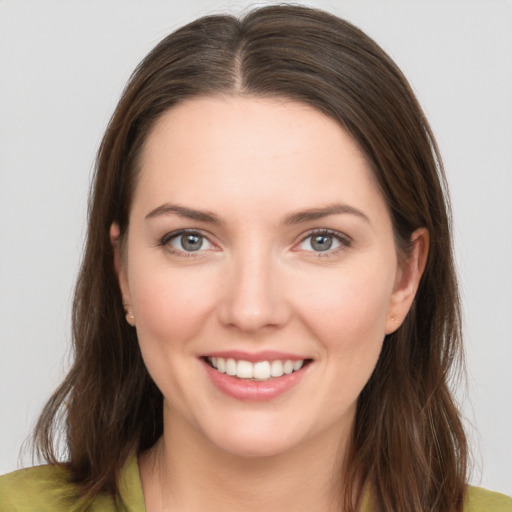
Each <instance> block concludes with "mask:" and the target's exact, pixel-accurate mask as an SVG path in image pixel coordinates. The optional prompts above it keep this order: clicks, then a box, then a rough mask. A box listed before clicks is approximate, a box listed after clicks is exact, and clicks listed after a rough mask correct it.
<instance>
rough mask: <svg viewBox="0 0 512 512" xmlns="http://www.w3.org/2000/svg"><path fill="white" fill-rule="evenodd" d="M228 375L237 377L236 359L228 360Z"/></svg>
mask: <svg viewBox="0 0 512 512" xmlns="http://www.w3.org/2000/svg"><path fill="white" fill-rule="evenodd" d="M226 374H227V375H236V361H235V360H234V359H228V360H227V361H226Z"/></svg>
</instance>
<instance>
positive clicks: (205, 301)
mask: <svg viewBox="0 0 512 512" xmlns="http://www.w3.org/2000/svg"><path fill="white" fill-rule="evenodd" d="M133 268H136V269H141V271H140V272H134V273H133V275H131V276H130V277H131V279H130V290H131V296H132V301H133V304H134V308H135V309H134V311H135V317H136V325H137V333H138V336H139V341H140V344H141V348H142V349H144V345H146V344H151V345H152V346H154V345H161V346H162V348H163V349H165V348H167V349H172V350H182V349H184V348H185V343H186V342H188V341H189V340H191V339H193V338H194V337H195V336H196V335H197V333H198V332H199V330H200V329H201V328H202V326H203V325H204V318H205V317H207V316H208V314H209V312H210V311H211V308H212V306H213V305H214V304H215V286H214V285H213V279H212V276H209V275H207V274H208V272H205V271H204V270H203V271H201V270H198V268H194V269H193V268H192V267H190V268H187V269H180V270H179V271H176V269H173V268H172V267H168V266H165V265H164V266H162V267H158V266H156V267H155V265H154V264H153V265H145V264H144V263H143V262H140V263H139V264H137V265H133Z"/></svg>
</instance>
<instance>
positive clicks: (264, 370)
mask: <svg viewBox="0 0 512 512" xmlns="http://www.w3.org/2000/svg"><path fill="white" fill-rule="evenodd" d="M252 373H253V377H254V378H255V379H270V363H269V362H268V361H261V362H259V363H255V364H254V369H253V372H252Z"/></svg>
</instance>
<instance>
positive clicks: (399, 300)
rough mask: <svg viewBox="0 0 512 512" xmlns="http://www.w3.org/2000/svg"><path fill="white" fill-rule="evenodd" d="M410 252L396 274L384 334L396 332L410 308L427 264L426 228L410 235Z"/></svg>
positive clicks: (427, 240)
mask: <svg viewBox="0 0 512 512" xmlns="http://www.w3.org/2000/svg"><path fill="white" fill-rule="evenodd" d="M411 244H412V250H411V252H410V254H409V256H408V257H407V258H406V259H405V260H404V261H403V262H401V263H399V267H398V270H397V274H396V279H395V286H394V289H393V294H392V295H391V299H390V302H389V308H388V315H387V320H386V334H391V333H392V332H394V331H396V330H397V329H398V327H400V325H402V322H403V321H404V319H405V317H406V315H407V313H408V312H409V309H410V308H411V305H412V302H413V300H414V297H415V296H416V292H417V290H418V286H419V283H420V279H421V276H422V275H423V271H424V270H425V265H426V264H427V258H428V250H429V246H430V236H429V233H428V231H427V229H426V228H420V229H417V230H416V231H415V232H414V233H413V234H412V235H411Z"/></svg>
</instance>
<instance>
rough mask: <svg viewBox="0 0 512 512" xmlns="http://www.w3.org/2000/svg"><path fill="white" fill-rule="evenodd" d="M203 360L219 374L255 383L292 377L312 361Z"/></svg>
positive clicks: (206, 358) (211, 358) (215, 358)
mask: <svg viewBox="0 0 512 512" xmlns="http://www.w3.org/2000/svg"><path fill="white" fill-rule="evenodd" d="M203 359H204V361H205V362H206V364H208V365H209V366H210V367H211V368H213V369H214V370H216V371H217V372H218V373H223V374H226V375H228V376H231V377H235V378H237V379H241V380H246V381H254V382H267V381H270V380H273V379H277V378H279V377H283V376H284V375H290V374H292V373H295V372H298V371H299V370H300V369H302V368H303V367H305V366H307V365H308V364H310V363H311V361H312V360H311V359H296V360H292V359H273V360H262V361H254V362H251V361H246V360H244V359H234V358H224V357H213V356H212V357H210V356H207V357H204V358H203Z"/></svg>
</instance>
